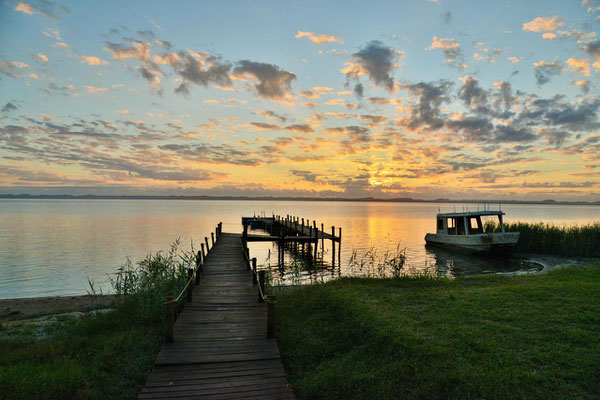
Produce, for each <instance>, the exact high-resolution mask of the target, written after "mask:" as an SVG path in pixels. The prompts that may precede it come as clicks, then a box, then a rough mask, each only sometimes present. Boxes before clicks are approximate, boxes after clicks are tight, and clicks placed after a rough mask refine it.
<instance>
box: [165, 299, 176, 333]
mask: <svg viewBox="0 0 600 400" xmlns="http://www.w3.org/2000/svg"><path fill="white" fill-rule="evenodd" d="M174 299H175V298H174V297H173V296H167V304H166V305H165V342H169V343H171V342H173V325H174V324H175V303H172V301H173V300H174Z"/></svg>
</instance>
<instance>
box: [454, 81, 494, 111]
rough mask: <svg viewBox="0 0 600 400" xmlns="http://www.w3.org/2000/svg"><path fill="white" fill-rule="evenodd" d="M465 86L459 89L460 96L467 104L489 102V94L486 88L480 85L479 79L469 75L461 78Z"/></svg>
mask: <svg viewBox="0 0 600 400" xmlns="http://www.w3.org/2000/svg"><path fill="white" fill-rule="evenodd" d="M460 80H461V81H462V83H463V86H462V87H461V88H460V89H459V91H458V98H459V99H461V100H462V101H463V102H464V103H465V105H467V106H478V105H485V104H487V99H488V94H487V92H486V91H485V90H483V89H482V88H481V87H479V81H478V80H477V79H476V78H474V77H472V76H470V75H467V76H465V77H464V78H460Z"/></svg>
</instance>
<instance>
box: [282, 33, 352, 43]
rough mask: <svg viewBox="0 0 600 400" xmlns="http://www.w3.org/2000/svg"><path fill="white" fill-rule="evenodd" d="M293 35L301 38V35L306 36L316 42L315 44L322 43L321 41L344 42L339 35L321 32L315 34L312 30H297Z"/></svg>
mask: <svg viewBox="0 0 600 400" xmlns="http://www.w3.org/2000/svg"><path fill="white" fill-rule="evenodd" d="M294 37H295V38H296V39H301V38H303V37H307V38H308V39H309V40H310V41H311V42H313V43H316V44H323V43H340V44H344V40H343V39H342V38H340V37H339V36H335V35H323V34H321V35H317V34H315V33H312V32H303V31H298V33H297V34H296V35H295V36H294Z"/></svg>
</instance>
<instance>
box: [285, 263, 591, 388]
mask: <svg viewBox="0 0 600 400" xmlns="http://www.w3.org/2000/svg"><path fill="white" fill-rule="evenodd" d="M598 304H600V265H596V266H593V267H589V268H571V269H568V270H558V271H553V272H550V273H547V274H541V275H527V276H486V277H479V278H458V279H456V280H453V281H448V280H435V279H427V278H397V279H383V280H378V279H368V278H363V279H359V278H354V279H350V278H346V279H341V280H338V281H334V282H330V283H327V284H323V285H316V286H313V287H305V288H299V289H294V290H290V291H287V292H283V293H279V304H278V305H277V337H278V339H279V343H280V349H281V352H282V356H283V359H284V363H285V366H286V370H287V371H288V378H289V380H290V383H291V384H292V385H293V387H294V389H295V391H296V393H297V395H298V396H299V398H304V399H309V398H311V399H312V398H344V399H347V398H354V399H363V398H377V399H395V398H427V399H429V398H488V399H493V398H497V399H500V398H502V399H504V398H570V399H572V398H600V337H599V336H598V327H599V326H600V311H599V310H598Z"/></svg>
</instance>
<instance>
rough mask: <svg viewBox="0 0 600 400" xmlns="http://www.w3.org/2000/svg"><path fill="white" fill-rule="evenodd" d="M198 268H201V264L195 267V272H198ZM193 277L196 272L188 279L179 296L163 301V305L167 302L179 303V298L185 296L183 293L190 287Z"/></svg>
mask: <svg viewBox="0 0 600 400" xmlns="http://www.w3.org/2000/svg"><path fill="white" fill-rule="evenodd" d="M198 268H199V266H198V267H196V269H194V273H196V272H198ZM193 279H194V274H191V276H190V279H188V281H187V283H186V284H185V286H184V287H183V289H182V290H181V293H179V296H177V297H176V298H174V299H173V300H169V301H165V302H164V303H163V305H165V306H166V305H167V304H172V303H177V302H178V301H179V300H181V296H183V294H184V293H185V291H186V290H187V288H188V287H190V282H192V280H193Z"/></svg>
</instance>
